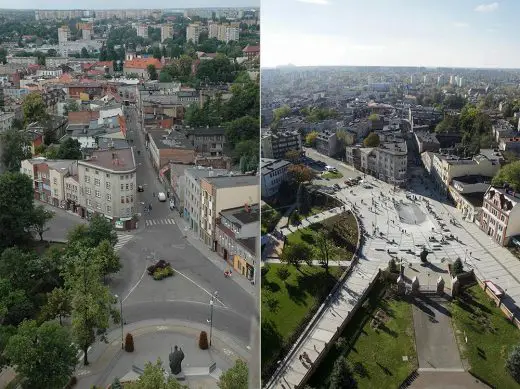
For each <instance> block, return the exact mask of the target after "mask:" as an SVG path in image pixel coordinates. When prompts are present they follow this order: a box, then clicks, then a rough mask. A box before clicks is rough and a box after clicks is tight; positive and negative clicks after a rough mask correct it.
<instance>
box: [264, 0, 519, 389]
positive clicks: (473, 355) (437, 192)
mask: <svg viewBox="0 0 520 389" xmlns="http://www.w3.org/2000/svg"><path fill="white" fill-rule="evenodd" d="M519 5H520V4H517V3H516V2H512V1H501V2H489V3H484V2H482V1H472V0H465V1H457V2H449V1H435V2H418V1H414V2H409V1H396V2H388V1H382V0H371V1H366V2H360V1H358V2H340V1H334V0H300V1H294V2H289V1H287V2H280V1H274V0H264V1H263V2H262V4H261V7H262V8H261V10H262V68H261V127H262V128H261V139H260V143H261V159H260V169H261V170H260V171H261V197H262V201H261V229H262V231H261V234H262V236H261V258H262V267H261V272H260V273H261V274H260V277H261V379H262V387H264V388H268V389H282V388H285V389H288V388H315V389H322V388H323V389H326V388H330V389H339V388H360V389H372V388H396V389H397V388H430V389H433V388H435V389H447V388H457V389H462V388H499V389H509V388H520V384H519V382H520V330H519V327H520V219H516V217H519V215H520V195H519V193H520V147H519V146H520V132H519V131H520V127H519V118H520V70H518V68H519V65H520V54H519V50H518V43H517V39H516V38H513V36H515V33H514V30H515V26H516V25H517V21H516V19H517V17H516V14H517V13H518V11H519ZM513 15H515V16H513Z"/></svg>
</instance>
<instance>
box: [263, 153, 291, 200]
mask: <svg viewBox="0 0 520 389" xmlns="http://www.w3.org/2000/svg"><path fill="white" fill-rule="evenodd" d="M289 166H291V163H290V162H289V161H284V160H282V159H269V158H261V159H260V175H261V184H260V185H261V188H262V198H269V197H272V196H275V195H276V194H277V193H278V190H279V189H280V185H281V184H282V182H284V181H286V180H287V170H288V169H289Z"/></svg>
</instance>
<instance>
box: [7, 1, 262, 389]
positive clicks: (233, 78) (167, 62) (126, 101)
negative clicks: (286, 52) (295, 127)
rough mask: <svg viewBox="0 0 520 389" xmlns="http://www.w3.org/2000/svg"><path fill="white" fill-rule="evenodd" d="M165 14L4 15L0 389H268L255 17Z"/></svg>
mask: <svg viewBox="0 0 520 389" xmlns="http://www.w3.org/2000/svg"><path fill="white" fill-rule="evenodd" d="M160 3H161V2H157V1H156V2H152V3H142V2H137V1H132V0H130V1H128V2H125V3H122V2H111V3H110V5H108V4H109V3H105V2H101V1H93V2H90V3H88V4H87V3H79V2H74V1H71V2H61V1H47V2H45V3H44V2H32V1H21V2H17V3H7V2H3V4H2V6H1V7H2V8H4V9H2V10H0V62H1V64H0V83H1V87H0V92H1V93H0V162H1V169H0V323H1V326H0V388H12V389H14V388H28V389H63V388H78V389H92V388H103V389H105V388H112V389H118V388H125V389H130V388H134V389H145V388H148V389H156V388H157V389H172V388H175V389H179V388H197V389H199V388H221V389H246V388H256V387H259V386H260V384H259V382H260V374H259V371H260V369H259V364H260V359H259V349H260V345H259V344H260V343H259V342H260V339H259V320H260V319H259V309H258V307H259V288H260V283H259V277H260V276H259V274H257V271H256V269H257V268H258V272H259V269H260V267H259V261H258V260H257V259H256V258H258V257H259V254H257V251H258V253H259V252H260V246H259V244H257V242H259V230H260V205H259V202H260V186H259V177H258V175H257V174H256V171H257V170H258V165H259V141H260V138H259V135H260V132H259V128H260V124H259V118H260V106H259V100H260V89H259V70H260V24H259V23H260V10H259V3H258V2H255V1H253V2H249V1H247V2H243V1H242V2H241V1H234V4H231V5H229V4H226V3H225V2H220V3H219V2H217V1H205V2H204V1H200V2H199V3H198V4H195V3H196V2H177V3H176V4H174V3H168V2H164V1H163V2H162V4H160ZM232 3H233V2H232ZM241 3H242V4H241ZM65 4H66V5H65ZM15 7H20V8H25V9H6V8H15ZM37 7H40V8H37ZM64 7H67V8H64ZM125 7H127V8H126V9H125ZM145 7H150V8H147V9H143V8H145ZM151 7H153V8H151ZM167 7H168V8H167ZM171 7H179V8H175V9H172V8H171ZM197 7H199V8H197Z"/></svg>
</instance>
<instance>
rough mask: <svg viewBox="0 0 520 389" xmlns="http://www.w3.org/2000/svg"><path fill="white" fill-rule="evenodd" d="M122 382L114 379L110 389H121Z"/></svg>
mask: <svg viewBox="0 0 520 389" xmlns="http://www.w3.org/2000/svg"><path fill="white" fill-rule="evenodd" d="M121 388H122V386H121V381H119V378H117V377H116V378H114V381H112V385H110V389H121Z"/></svg>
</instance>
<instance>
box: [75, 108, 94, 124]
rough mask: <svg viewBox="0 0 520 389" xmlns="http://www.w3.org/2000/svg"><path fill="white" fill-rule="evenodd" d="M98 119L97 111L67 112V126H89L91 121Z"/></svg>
mask: <svg viewBox="0 0 520 389" xmlns="http://www.w3.org/2000/svg"><path fill="white" fill-rule="evenodd" d="M97 119H99V111H78V112H69V124H89V123H90V121H91V120H97Z"/></svg>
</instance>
